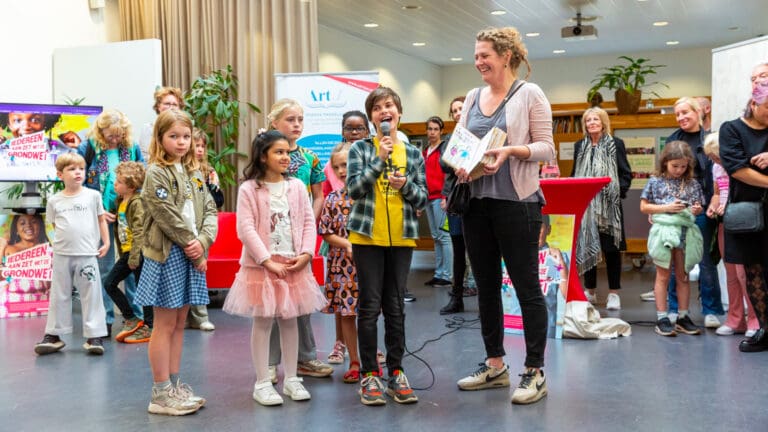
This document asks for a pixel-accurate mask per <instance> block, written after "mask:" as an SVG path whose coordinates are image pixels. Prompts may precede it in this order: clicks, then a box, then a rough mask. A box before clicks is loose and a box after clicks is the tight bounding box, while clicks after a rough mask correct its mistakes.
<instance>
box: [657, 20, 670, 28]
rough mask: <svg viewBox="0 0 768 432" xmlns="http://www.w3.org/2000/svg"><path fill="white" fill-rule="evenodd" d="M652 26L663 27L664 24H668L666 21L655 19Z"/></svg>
mask: <svg viewBox="0 0 768 432" xmlns="http://www.w3.org/2000/svg"><path fill="white" fill-rule="evenodd" d="M653 25H654V27H664V26H666V25H669V22H668V21H656V22H655V23H653Z"/></svg>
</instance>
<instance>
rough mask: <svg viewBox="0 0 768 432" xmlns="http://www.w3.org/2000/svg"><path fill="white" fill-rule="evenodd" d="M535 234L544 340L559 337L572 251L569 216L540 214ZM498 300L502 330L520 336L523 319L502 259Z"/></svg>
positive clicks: (572, 219) (572, 225) (572, 221)
mask: <svg viewBox="0 0 768 432" xmlns="http://www.w3.org/2000/svg"><path fill="white" fill-rule="evenodd" d="M542 218H543V223H542V225H541V232H540V234H539V253H538V262H539V266H538V274H539V285H540V287H541V292H542V294H544V300H545V302H546V305H547V315H548V320H547V337H550V338H557V339H561V338H562V337H563V315H564V313H565V298H566V295H567V292H568V271H569V268H570V267H569V266H570V263H571V256H572V251H573V230H574V223H575V220H574V216H573V215H546V214H545V215H542ZM501 269H502V274H501V301H502V305H503V307H504V331H506V332H507V333H517V334H522V333H523V330H524V328H523V317H522V312H521V309H520V303H519V302H518V301H517V295H516V293H515V287H514V286H513V284H512V281H511V280H510V278H509V274H508V273H507V268H506V266H505V265H504V260H502V262H501Z"/></svg>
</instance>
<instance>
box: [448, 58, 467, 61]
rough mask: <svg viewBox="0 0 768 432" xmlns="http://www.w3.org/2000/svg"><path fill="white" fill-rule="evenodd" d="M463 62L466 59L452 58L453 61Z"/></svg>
mask: <svg viewBox="0 0 768 432" xmlns="http://www.w3.org/2000/svg"><path fill="white" fill-rule="evenodd" d="M462 60H464V59H463V58H461V57H451V61H462Z"/></svg>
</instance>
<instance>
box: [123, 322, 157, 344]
mask: <svg viewBox="0 0 768 432" xmlns="http://www.w3.org/2000/svg"><path fill="white" fill-rule="evenodd" d="M151 338H152V329H151V328H150V327H148V326H147V325H146V324H145V325H142V326H141V327H139V329H138V330H136V331H135V332H133V334H132V335H130V336H128V337H126V338H125V339H123V342H124V343H127V344H137V343H146V342H149V340H150V339H151Z"/></svg>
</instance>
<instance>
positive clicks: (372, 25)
mask: <svg viewBox="0 0 768 432" xmlns="http://www.w3.org/2000/svg"><path fill="white" fill-rule="evenodd" d="M378 26H379V25H378V24H376V23H375V22H369V23H366V24H363V27H368V28H376V27H378Z"/></svg>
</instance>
